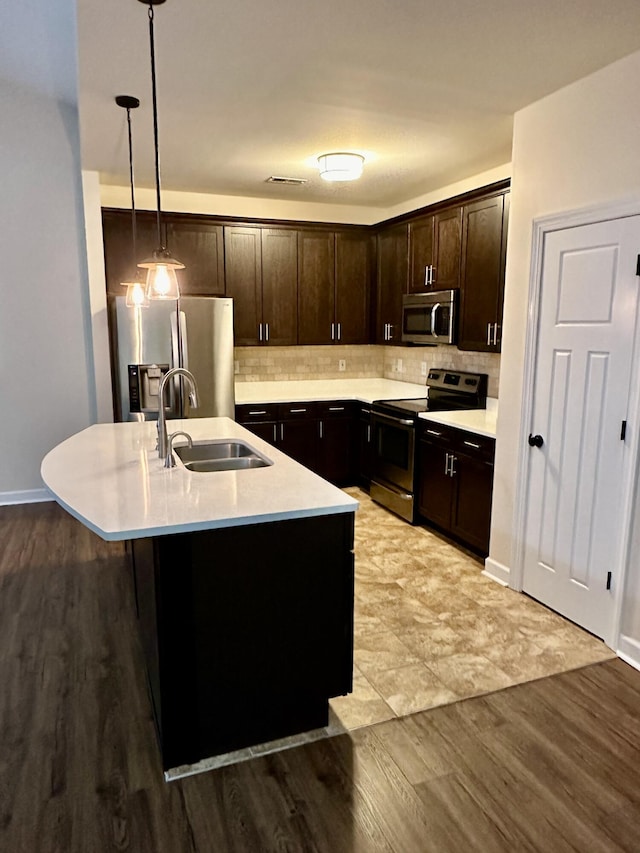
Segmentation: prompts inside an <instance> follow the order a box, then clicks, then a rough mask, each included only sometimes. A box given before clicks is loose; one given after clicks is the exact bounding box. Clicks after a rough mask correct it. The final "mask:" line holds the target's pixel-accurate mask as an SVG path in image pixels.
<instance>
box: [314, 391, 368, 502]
mask: <svg viewBox="0 0 640 853" xmlns="http://www.w3.org/2000/svg"><path fill="white" fill-rule="evenodd" d="M316 408H317V411H318V416H319V418H320V429H319V433H320V452H321V458H322V463H321V469H320V471H319V473H320V474H321V476H323V477H325V478H326V479H327V480H329V481H330V482H331V483H333V484H334V485H336V486H351V485H353V484H354V483H355V482H356V479H357V474H356V468H357V464H356V463H357V446H356V438H357V424H358V420H357V418H358V415H359V407H358V406H356V405H355V404H354V403H352V402H349V401H335V402H331V403H318V404H317V407H316Z"/></svg>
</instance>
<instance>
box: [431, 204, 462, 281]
mask: <svg viewBox="0 0 640 853" xmlns="http://www.w3.org/2000/svg"><path fill="white" fill-rule="evenodd" d="M434 242H435V250H434V256H435V260H434V267H435V270H434V273H433V281H432V287H431V289H432V290H449V289H451V288H454V287H460V249H461V245H462V208H461V207H454V208H452V209H451V210H444V211H442V213H436V215H435V217H434Z"/></svg>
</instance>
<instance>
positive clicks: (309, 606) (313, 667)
mask: <svg viewBox="0 0 640 853" xmlns="http://www.w3.org/2000/svg"><path fill="white" fill-rule="evenodd" d="M131 544H132V549H131V550H132V559H133V568H134V577H135V590H136V598H137V612H138V620H139V627H140V632H141V639H142V646H143V649H144V656H145V662H146V668H147V675H148V682H149V688H150V695H151V700H152V706H153V712H154V719H155V723H156V728H157V733H158V739H159V744H160V749H161V752H162V766H163V767H164V769H165V770H166V769H169V768H171V767H177V766H180V765H183V764H192V763H195V762H197V761H199V760H201V759H203V758H206V757H208V756H212V755H218V754H221V753H226V752H231V751H232V750H235V749H241V748H244V747H247V746H251V745H252V744H258V743H264V742H267V741H271V740H275V739H277V738H282V737H286V736H288V735H293V734H297V733H299V732H302V731H307V730H309V729H314V728H319V727H321V726H325V725H327V722H328V700H329V698H330V697H332V696H338V695H341V694H345V693H348V692H350V691H351V689H352V670H353V513H344V514H339V515H326V516H317V517H313V518H301V519H291V520H288V521H278V522H272V523H265V524H250V525H244V526H241V527H231V528H221V529H216V530H203V531H198V532H194V533H182V534H172V535H167V536H156V537H153V538H147V539H136V540H133V542H132V543H131Z"/></svg>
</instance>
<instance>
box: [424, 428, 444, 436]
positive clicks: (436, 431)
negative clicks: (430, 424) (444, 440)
mask: <svg viewBox="0 0 640 853" xmlns="http://www.w3.org/2000/svg"><path fill="white" fill-rule="evenodd" d="M425 432H428V433H429V435H437V436H438V438H439V437H440V436H441V435H442V433H441V432H438V430H436V429H427V430H425Z"/></svg>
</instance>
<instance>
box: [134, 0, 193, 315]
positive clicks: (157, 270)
mask: <svg viewBox="0 0 640 853" xmlns="http://www.w3.org/2000/svg"><path fill="white" fill-rule="evenodd" d="M139 2H140V3H144V4H145V6H148V7H149V49H150V54H151V95H152V104H153V147H154V152H155V165H156V201H157V216H156V223H157V228H158V248H157V249H156V250H155V251H154V252H153V254H152V255H151V257H150V258H146V259H145V260H144V261H142V262H141V263H139V264H138V266H139V267H142V268H143V269H146V270H148V272H147V286H146V293H147V296H148V297H149V299H178V298H179V296H180V289H179V287H178V279H177V276H176V270H183V269H184V264H183V263H181V262H180V261H178V260H177V259H176V258H173V257H171V253H170V252H169V250H168V249H167V248H166V246H164V245H163V243H162V207H161V204H160V149H159V145H158V99H157V95H156V48H155V38H154V32H153V7H154V6H160V5H161V4H162V3H164V2H165V0H139Z"/></svg>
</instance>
